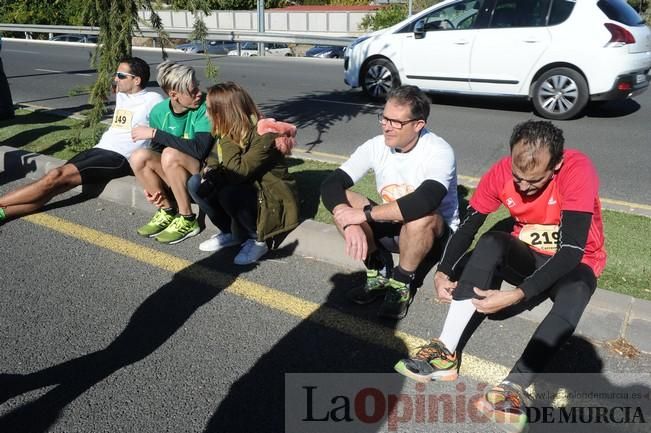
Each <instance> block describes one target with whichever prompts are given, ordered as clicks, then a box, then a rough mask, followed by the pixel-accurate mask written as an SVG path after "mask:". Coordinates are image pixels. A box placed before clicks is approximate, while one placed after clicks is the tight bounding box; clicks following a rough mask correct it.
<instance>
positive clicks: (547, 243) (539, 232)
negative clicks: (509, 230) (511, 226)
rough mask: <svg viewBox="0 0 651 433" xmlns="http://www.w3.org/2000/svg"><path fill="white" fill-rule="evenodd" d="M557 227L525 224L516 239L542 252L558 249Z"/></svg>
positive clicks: (553, 225)
mask: <svg viewBox="0 0 651 433" xmlns="http://www.w3.org/2000/svg"><path fill="white" fill-rule="evenodd" d="M558 230H559V227H558V226H557V225H555V224H549V225H547V224H526V225H525V226H523V227H522V230H520V234H519V235H518V238H520V240H521V241H522V242H525V243H527V244H529V245H531V246H532V247H536V248H538V249H539V250H544V251H556V250H557V249H558V238H559V232H558Z"/></svg>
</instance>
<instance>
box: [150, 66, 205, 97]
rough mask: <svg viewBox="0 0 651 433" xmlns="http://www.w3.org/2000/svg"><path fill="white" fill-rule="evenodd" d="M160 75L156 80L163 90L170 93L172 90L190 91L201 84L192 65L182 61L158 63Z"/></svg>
mask: <svg viewBox="0 0 651 433" xmlns="http://www.w3.org/2000/svg"><path fill="white" fill-rule="evenodd" d="M157 69H158V76H157V77H156V81H158V85H159V86H160V88H161V89H163V91H164V92H165V93H166V94H168V95H169V93H170V91H172V90H174V91H175V92H180V93H190V91H191V90H192V89H193V88H194V87H196V86H199V81H198V80H197V77H196V75H195V72H194V69H192V68H191V67H190V66H187V65H182V64H180V63H172V62H163V63H161V64H160V65H158V68H157Z"/></svg>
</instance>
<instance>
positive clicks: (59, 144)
mask: <svg viewBox="0 0 651 433" xmlns="http://www.w3.org/2000/svg"><path fill="white" fill-rule="evenodd" d="M78 124H79V121H78V120H74V119H67V118H62V117H60V116H57V115H53V114H49V113H47V112H42V111H36V112H31V111H26V110H19V111H18V112H17V116H16V119H14V120H11V121H1V122H0V143H2V144H4V145H7V146H12V147H16V148H20V149H24V150H27V151H30V152H39V153H44V154H47V155H51V156H54V157H56V158H60V159H69V158H71V157H72V156H74V155H75V154H76V153H77V151H76V150H75V149H73V148H71V147H69V146H68V145H67V143H69V142H70V140H71V139H72V138H74V137H75V136H76V134H77V125H78ZM90 136H91V135H90V132H89V131H83V133H82V139H84V138H85V139H89V138H90ZM336 167H337V166H336V165H334V164H329V163H324V162H318V161H311V160H301V159H294V158H292V159H291V160H290V171H291V172H292V173H293V174H294V176H295V177H296V179H297V183H298V187H299V195H300V200H301V203H300V205H301V217H302V218H304V219H307V218H313V219H315V220H316V221H320V222H324V223H329V224H331V223H332V215H330V213H329V212H328V211H327V210H326V209H325V208H324V207H323V204H322V203H321V201H320V198H319V186H320V185H321V182H322V181H323V180H324V179H325V178H326V177H327V176H328V175H329V174H330V173H331V172H332V171H333V170H334V169H335V168H336ZM354 190H355V191H358V192H360V193H362V194H364V195H366V196H368V197H370V198H371V199H373V200H375V201H379V197H378V194H377V192H376V190H375V180H374V178H373V176H372V174H369V175H367V176H365V177H364V178H363V179H362V180H361V181H360V182H358V183H357V185H355V187H354ZM470 194H471V191H470V190H469V189H467V188H465V187H463V186H460V187H459V200H460V204H461V208H462V209H465V207H466V205H467V200H468V198H469V197H470ZM507 216H508V213H507V212H506V210H505V209H501V210H500V211H498V212H496V213H495V214H493V215H491V216H490V217H489V219H488V220H487V222H486V224H484V227H483V230H487V229H488V228H490V227H492V226H493V225H494V224H495V223H497V222H499V221H500V220H503V219H504V218H506V217H507ZM604 226H605V231H606V249H607V251H608V265H607V266H606V269H605V271H604V273H603V274H602V276H601V278H600V279H599V287H601V288H604V289H608V290H611V291H614V292H618V293H623V294H627V295H631V296H634V297H636V298H642V299H648V300H651V283H650V281H651V264H650V263H649V258H651V244H650V243H649V241H648V233H651V218H647V217H642V216H636V215H630V214H626V213H621V212H614V211H604Z"/></svg>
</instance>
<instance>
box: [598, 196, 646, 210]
mask: <svg viewBox="0 0 651 433" xmlns="http://www.w3.org/2000/svg"><path fill="white" fill-rule="evenodd" d="M601 202H602V203H607V204H611V205H616V206H625V207H630V208H631V209H644V210H648V211H651V206H649V205H647V204H641V203H631V202H629V201H622V200H613V199H610V198H603V197H602V198H601Z"/></svg>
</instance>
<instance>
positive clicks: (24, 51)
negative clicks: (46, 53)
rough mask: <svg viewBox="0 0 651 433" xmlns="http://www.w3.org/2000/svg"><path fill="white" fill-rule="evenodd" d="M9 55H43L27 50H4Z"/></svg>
mask: <svg viewBox="0 0 651 433" xmlns="http://www.w3.org/2000/svg"><path fill="white" fill-rule="evenodd" d="M3 51H6V52H8V53H24V54H41V53H39V52H38V51H27V50H3Z"/></svg>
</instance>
